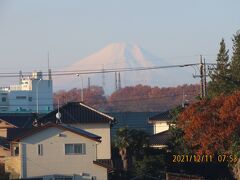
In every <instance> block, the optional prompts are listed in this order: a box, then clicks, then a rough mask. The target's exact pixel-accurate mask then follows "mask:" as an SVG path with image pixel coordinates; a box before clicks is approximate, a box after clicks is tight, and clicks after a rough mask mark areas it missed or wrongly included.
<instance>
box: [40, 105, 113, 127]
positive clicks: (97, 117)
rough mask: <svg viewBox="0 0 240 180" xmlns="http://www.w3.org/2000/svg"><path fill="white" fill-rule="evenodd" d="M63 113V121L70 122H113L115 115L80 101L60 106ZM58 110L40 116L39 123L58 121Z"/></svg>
mask: <svg viewBox="0 0 240 180" xmlns="http://www.w3.org/2000/svg"><path fill="white" fill-rule="evenodd" d="M59 112H60V113H61V122H62V123H65V124H68V123H113V122H114V121H115V120H114V118H113V117H111V116H109V115H107V114H104V113H102V112H100V111H98V110H96V109H93V108H91V107H89V106H87V105H85V104H83V103H80V102H70V103H67V104H66V105H63V106H62V107H60V108H59ZM57 113H58V110H54V111H52V112H50V113H48V114H47V115H45V116H43V117H42V118H39V120H38V121H39V123H46V122H54V123H55V122H56V121H57V118H56V114H57Z"/></svg>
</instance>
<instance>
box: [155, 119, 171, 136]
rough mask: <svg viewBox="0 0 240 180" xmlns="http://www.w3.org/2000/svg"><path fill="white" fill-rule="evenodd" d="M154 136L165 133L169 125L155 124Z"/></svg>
mask: <svg viewBox="0 0 240 180" xmlns="http://www.w3.org/2000/svg"><path fill="white" fill-rule="evenodd" d="M153 127H154V134H157V133H160V132H163V131H166V130H168V129H169V125H168V124H167V122H166V121H161V122H156V123H155V124H154V125H153Z"/></svg>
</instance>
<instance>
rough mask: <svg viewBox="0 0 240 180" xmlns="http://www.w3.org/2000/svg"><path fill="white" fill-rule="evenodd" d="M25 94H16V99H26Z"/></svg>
mask: <svg viewBox="0 0 240 180" xmlns="http://www.w3.org/2000/svg"><path fill="white" fill-rule="evenodd" d="M26 98H27V97H26V96H16V99H26Z"/></svg>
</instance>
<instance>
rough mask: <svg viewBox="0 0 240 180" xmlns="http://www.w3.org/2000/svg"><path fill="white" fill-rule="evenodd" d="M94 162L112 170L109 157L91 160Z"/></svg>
mask: <svg viewBox="0 0 240 180" xmlns="http://www.w3.org/2000/svg"><path fill="white" fill-rule="evenodd" d="M93 163H94V164H96V165H99V166H102V167H105V168H107V169H108V170H110V171H111V170H113V169H114V168H113V164H112V160H111V159H97V160H96V161H93Z"/></svg>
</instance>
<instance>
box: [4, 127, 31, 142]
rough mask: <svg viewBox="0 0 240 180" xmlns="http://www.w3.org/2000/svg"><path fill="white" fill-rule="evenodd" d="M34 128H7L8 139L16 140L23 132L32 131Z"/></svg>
mask: <svg viewBox="0 0 240 180" xmlns="http://www.w3.org/2000/svg"><path fill="white" fill-rule="evenodd" d="M31 129H32V128H8V129H7V139H8V140H10V141H11V140H14V139H16V138H17V137H19V136H20V135H21V134H24V133H26V132H28V131H30V130H31Z"/></svg>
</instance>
